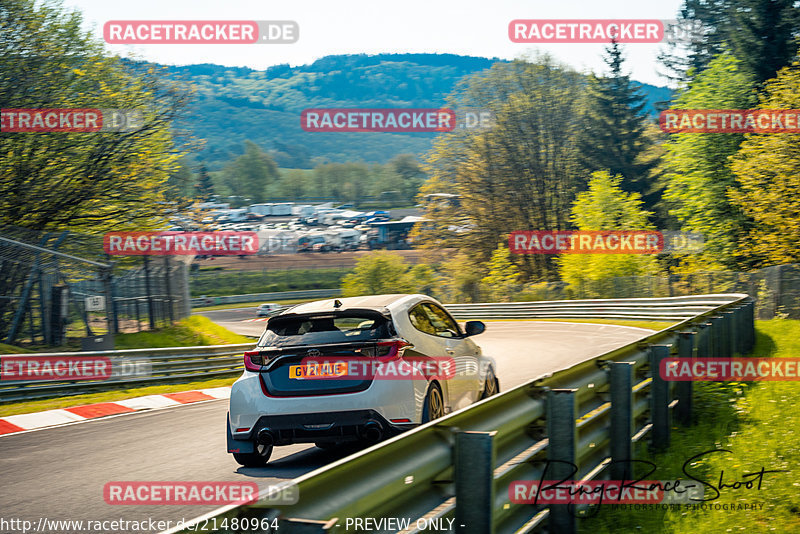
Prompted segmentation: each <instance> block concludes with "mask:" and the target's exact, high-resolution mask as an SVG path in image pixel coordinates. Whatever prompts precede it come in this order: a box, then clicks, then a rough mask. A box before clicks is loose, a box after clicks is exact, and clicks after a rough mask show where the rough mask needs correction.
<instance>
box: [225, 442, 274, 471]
mask: <svg viewBox="0 0 800 534" xmlns="http://www.w3.org/2000/svg"><path fill="white" fill-rule="evenodd" d="M270 456H272V445H263V444H261V443H256V445H255V452H245V453H241V452H234V453H233V459H234V460H236V462H237V463H238V464H239V465H243V466H245V467H265V466H266V465H267V462H269V457H270Z"/></svg>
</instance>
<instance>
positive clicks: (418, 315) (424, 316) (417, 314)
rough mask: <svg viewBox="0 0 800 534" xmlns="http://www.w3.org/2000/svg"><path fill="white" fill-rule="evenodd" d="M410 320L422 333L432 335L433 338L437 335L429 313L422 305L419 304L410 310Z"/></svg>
mask: <svg viewBox="0 0 800 534" xmlns="http://www.w3.org/2000/svg"><path fill="white" fill-rule="evenodd" d="M408 318H409V319H410V320H411V324H412V325H413V326H414V328H416V329H417V330H419V331H420V332H425V333H426V334H430V335H432V336H435V335H436V329H435V328H434V327H433V325H432V324H431V321H430V318H429V317H428V313H427V312H426V311H425V308H423V307H422V304H418V305H417V306H414V307H413V308H411V310H409V312H408Z"/></svg>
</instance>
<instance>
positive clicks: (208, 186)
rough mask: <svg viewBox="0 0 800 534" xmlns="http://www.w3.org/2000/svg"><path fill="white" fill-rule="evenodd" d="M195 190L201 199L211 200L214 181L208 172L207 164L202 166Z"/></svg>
mask: <svg viewBox="0 0 800 534" xmlns="http://www.w3.org/2000/svg"><path fill="white" fill-rule="evenodd" d="M195 191H196V192H197V197H198V198H199V199H200V200H206V201H207V200H210V199H211V197H212V196H213V195H214V182H213V180H211V176H209V174H208V169H207V168H206V166H205V165H203V166H202V167H200V174H198V176H197V184H195Z"/></svg>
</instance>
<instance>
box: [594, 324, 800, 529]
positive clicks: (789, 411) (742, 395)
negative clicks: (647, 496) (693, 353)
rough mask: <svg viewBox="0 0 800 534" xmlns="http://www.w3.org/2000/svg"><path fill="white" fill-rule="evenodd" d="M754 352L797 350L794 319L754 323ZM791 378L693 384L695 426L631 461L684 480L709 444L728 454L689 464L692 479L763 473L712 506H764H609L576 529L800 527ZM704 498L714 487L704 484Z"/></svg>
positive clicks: (797, 427) (799, 450)
mask: <svg viewBox="0 0 800 534" xmlns="http://www.w3.org/2000/svg"><path fill="white" fill-rule="evenodd" d="M756 327H757V338H756V347H755V350H754V352H753V356H757V357H773V358H789V357H797V355H798V354H800V321H797V320H788V319H773V320H771V321H759V322H757V323H756ZM799 386H800V384H798V383H797V382H789V381H786V382H750V383H743V382H729V383H718V382H695V410H694V419H695V424H694V425H692V426H691V427H685V428H683V427H674V429H673V432H672V443H671V445H670V448H669V451H667V452H665V453H661V454H655V455H653V454H650V453H648V452H647V451H646V450H644V449H643V448H642V450H641V451H640V453H641V454H640V455H639V456H638V458H641V459H646V460H650V461H652V462H654V463H655V464H656V465H657V466H658V470H657V471H656V472H655V473H654V474H653V475H651V476H650V477H649V478H651V479H661V480H664V479H671V478H678V477H680V478H684V479H685V478H686V476H685V475H683V473H682V466H683V464H684V462H685V461H686V460H688V459H689V458H691V457H692V456H694V455H696V454H700V453H702V452H706V451H709V450H712V449H727V450H730V451H731V452H730V453H714V454H710V455H708V456H705V457H704V458H703V459H702V460H701V461H699V462H696V463H694V464H692V465H691V467H690V468H689V469H690V471H691V472H692V473H693V474H695V475H696V476H697V477H698V478H699V479H701V480H704V481H708V482H712V483H713V484H714V485H715V486H716V485H718V482H719V477H720V473H721V472H724V473H723V481H724V482H725V483H727V484H732V483H733V482H735V481H740V480H743V478H742V477H743V475H744V474H746V473H754V472H758V471H760V469H761V468H762V467H763V468H764V469H766V470H787V471H788V472H786V473H767V474H765V475H764V478H763V483H762V488H761V489H760V490H758V489H757V488H756V487H754V488H753V489H746V488H740V489H739V490H732V489H728V488H725V489H722V493H721V495H720V497H719V498H718V499H716V500H714V501H713V504H722V505H724V504H727V505H729V506H730V505H738V504H751V505H752V504H763V505H764V506H763V508H762V509H760V510H759V509H756V510H755V511H752V510H747V511H745V510H735V511H730V510H727V511H726V510H711V511H708V510H706V511H703V510H687V509H686V508H685V506H684V507H683V508H682V509H681V510H675V511H673V510H670V511H661V510H658V511H656V510H648V511H631V510H611V509H610V508H608V507H602V508H601V509H600V512H599V514H598V515H597V516H596V517H595V518H592V519H585V520H582V521H581V522H580V530H581V531H582V532H591V533H592V534H605V533H609V534H610V533H616V532H646V533H648V534H649V533H653V534H660V533H665V534H695V533H701V532H702V533H706V532H714V533H716V532H747V533H753V532H756V533H758V532H777V533H793V532H800V498H798V491H800V481H798V480H797V466H798V465H800V413H798V410H797V409H796V407H795V404H796V403H797V401H798V399H800V395H798V394H799V393H800V390H799V389H798V387H799ZM705 489H706V498H709V497H711V496H713V495H715V494H714V491H713V490H711V489H710V488H708V487H706V488H705Z"/></svg>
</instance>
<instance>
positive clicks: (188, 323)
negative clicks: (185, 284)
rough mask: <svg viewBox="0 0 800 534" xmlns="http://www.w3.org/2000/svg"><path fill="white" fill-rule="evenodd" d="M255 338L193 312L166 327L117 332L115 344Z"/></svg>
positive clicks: (121, 346) (174, 344) (138, 345)
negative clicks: (130, 332)
mask: <svg viewBox="0 0 800 534" xmlns="http://www.w3.org/2000/svg"><path fill="white" fill-rule="evenodd" d="M252 341H253V338H250V337H246V336H240V335H239V334H234V333H233V332H231V331H230V330H228V329H227V328H223V327H221V326H219V325H218V324H215V323H213V322H212V321H211V320H210V319H208V318H206V317H203V316H202V315H192V316H191V317H188V318H186V319H183V320H181V321H178V322H177V323H175V324H174V325H173V326H169V327H166V328H159V329H157V330H153V331H146V332H136V333H133V334H117V336H115V343H116V348H117V349H119V350H122V349H146V348H159V347H191V346H195V345H224V344H228V343H250V342H252Z"/></svg>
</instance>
